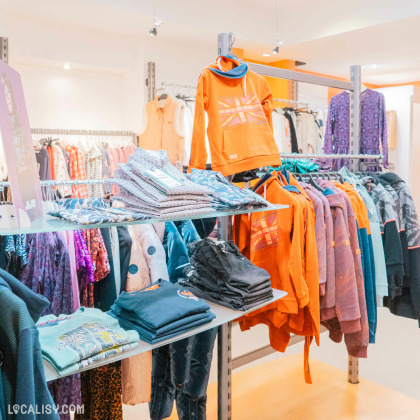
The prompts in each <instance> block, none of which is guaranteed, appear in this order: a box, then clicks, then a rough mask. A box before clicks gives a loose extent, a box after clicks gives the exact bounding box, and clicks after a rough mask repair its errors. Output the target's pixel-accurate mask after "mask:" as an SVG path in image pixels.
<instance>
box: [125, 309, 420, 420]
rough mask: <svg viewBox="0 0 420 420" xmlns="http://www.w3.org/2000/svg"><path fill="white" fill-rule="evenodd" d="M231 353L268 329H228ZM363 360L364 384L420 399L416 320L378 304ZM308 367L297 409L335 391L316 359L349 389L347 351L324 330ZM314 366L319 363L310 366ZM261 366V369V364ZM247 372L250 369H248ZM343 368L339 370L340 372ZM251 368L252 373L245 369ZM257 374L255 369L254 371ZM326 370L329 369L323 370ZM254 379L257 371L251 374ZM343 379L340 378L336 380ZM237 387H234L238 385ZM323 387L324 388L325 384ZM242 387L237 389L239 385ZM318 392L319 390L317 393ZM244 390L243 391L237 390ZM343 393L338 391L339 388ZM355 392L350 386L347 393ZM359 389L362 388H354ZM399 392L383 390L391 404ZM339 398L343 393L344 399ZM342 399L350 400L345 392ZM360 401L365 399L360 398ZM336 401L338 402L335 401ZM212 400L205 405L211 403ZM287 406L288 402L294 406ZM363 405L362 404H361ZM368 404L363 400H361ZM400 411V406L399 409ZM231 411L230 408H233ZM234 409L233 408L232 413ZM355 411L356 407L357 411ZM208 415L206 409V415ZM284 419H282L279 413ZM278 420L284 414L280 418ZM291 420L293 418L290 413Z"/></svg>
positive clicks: (139, 411)
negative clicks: (373, 341)
mask: <svg viewBox="0 0 420 420" xmlns="http://www.w3.org/2000/svg"><path fill="white" fill-rule="evenodd" d="M232 342H233V345H232V352H233V356H234V357H235V356H238V355H240V354H243V353H246V352H248V351H250V350H252V349H254V348H258V347H260V346H262V345H265V344H266V343H267V330H266V328H265V327H263V326H261V327H257V328H254V329H252V330H250V331H247V332H241V331H240V330H239V328H238V327H237V326H234V329H233V339H232ZM302 352H303V347H302V344H300V343H299V344H296V345H295V346H293V347H290V348H289V349H288V350H287V352H286V354H285V355H284V354H281V353H275V354H273V355H271V356H268V357H266V358H264V359H260V360H259V361H257V362H254V363H253V364H250V365H247V366H246V367H243V368H241V369H238V370H237V371H235V374H236V373H238V372H240V373H241V374H242V371H243V370H247V369H248V370H249V369H250V368H253V367H254V366H257V367H258V366H259V365H261V364H262V363H266V362H270V361H273V360H277V359H284V358H285V357H289V356H290V355H294V354H300V355H301V354H302ZM368 355H369V357H368V359H367V360H361V361H360V376H361V378H364V379H367V380H368V381H367V383H370V382H369V381H372V382H374V383H376V384H379V385H381V387H379V388H381V389H382V387H386V388H389V389H392V390H395V391H398V392H399V393H402V394H404V395H406V396H410V397H412V398H415V399H417V400H419V401H420V330H419V327H418V324H417V322H416V321H413V320H409V319H404V318H399V317H396V316H394V315H392V314H390V313H389V311H388V310H387V309H385V308H378V332H377V340H376V344H374V345H371V346H369V351H368ZM310 358H311V369H312V379H313V382H314V383H313V385H312V386H306V385H305V384H304V383H303V379H302V381H301V382H302V385H303V386H304V387H303V388H302V389H300V388H299V389H296V390H295V391H294V392H293V393H292V394H293V400H292V401H293V404H294V405H296V409H298V408H299V406H300V405H301V404H305V402H306V400H307V399H308V398H309V395H312V393H319V394H320V395H322V394H328V393H331V394H332V395H334V393H335V392H336V390H335V388H336V384H335V383H334V384H333V382H331V387H330V389H328V386H327V385H328V384H324V383H323V377H324V376H325V375H324V373H323V370H322V369H320V368H319V366H321V364H320V365H318V364H317V363H316V361H320V362H323V363H324V364H326V365H329V366H330V367H335V368H337V369H340V370H341V371H338V370H336V372H338V373H337V377H338V379H339V384H340V383H342V385H343V386H345V387H346V389H350V390H351V388H348V387H347V382H346V372H345V371H346V369H347V352H346V349H345V346H344V345H342V344H335V343H333V342H332V341H331V340H329V338H328V335H327V333H324V334H323V335H322V336H321V346H320V347H319V348H317V347H316V346H315V345H313V346H312V347H311V353H310ZM299 361H302V357H301V356H299V357H298V362H297V363H298V364H299ZM315 365H317V366H318V367H316V368H315ZM261 369H262V367H261ZM249 371H250V370H249ZM343 371H344V373H343ZM250 372H252V371H250ZM274 372H275V375H276V380H278V382H279V383H282V381H285V382H287V380H286V377H285V376H284V371H283V369H279V370H276V371H274ZM256 373H258V368H257V369H256ZM327 373H328V372H327ZM256 378H258V375H256ZM296 378H297V379H298V380H299V382H300V379H301V378H302V372H301V370H300V369H298V370H297V371H296ZM216 379H217V366H216V363H213V366H212V371H211V376H210V383H215V381H216ZM235 379H236V377H234V382H233V395H234V398H235V399H237V398H240V397H238V395H240V394H237V391H236V390H235V383H237V381H235ZM341 381H342V382H341ZM254 382H255V381H253V380H251V379H247V380H246V381H245V380H243V383H242V385H243V386H245V388H246V387H247V386H248V387H250V389H252V386H253V383H254ZM238 386H239V385H236V387H238ZM324 386H326V387H324ZM214 387H215V385H214V386H213V388H212V386H210V389H209V398H210V395H211V392H214V391H211V390H212V389H215V388H214ZM308 387H310V388H311V389H310V393H308V392H307V391H306V389H307V388H308ZM358 388H360V385H357V386H356V389H358ZM241 389H242V388H241ZM317 390H318V391H317ZM241 392H243V391H241ZM340 392H342V391H340ZM352 392H354V390H353V391H352ZM358 392H359V393H360V392H361V391H358ZM381 392H382V391H381ZM399 393H395V394H392V393H391V394H388V393H387V394H386V400H387V402H388V401H390V402H394V403H395V404H396V405H400V404H401V396H400V394H399ZM369 395H371V396H372V404H373V403H374V402H375V400H377V399H380V400H381V399H382V398H384V397H383V395H385V394H381V393H380V394H378V395H377V396H374V395H375V394H374V393H373V392H372V393H371V394H369ZM343 398H344V397H343ZM346 398H350V400H351V398H353V397H352V396H351V395H350V394H349V395H348V396H347V397H346ZM283 401H284V398H283V397H282V396H279V397H278V399H277V402H275V401H274V400H270V404H274V403H276V404H278V405H281V404H282V403H283ZM351 401H353V403H354V404H355V409H358V404H359V402H360V404H362V402H361V400H357V399H356V400H355V399H353V400H351ZM363 401H364V400H363ZM338 403H339V401H338V400H337V404H338ZM210 404H211V403H209V406H210ZM241 404H242V402H239V401H236V402H235V401H234V407H238V406H240V405H241ZM258 404H260V405H263V404H264V403H263V401H262V400H261V402H259V403H256V405H258ZM293 404H292V405H293ZM334 404H335V400H333V401H332V405H334ZM363 404H365V403H363ZM366 404H367V403H366ZM402 409H405V408H404V407H402ZM234 410H235V408H234ZM234 412H235V411H234ZM355 413H357V410H356V412H355ZM209 414H210V413H209ZM269 418H270V417H265V418H262V417H261V420H263V419H269ZM271 418H272V419H276V418H278V417H271ZM284 418H285V419H288V418H287V417H284ZM382 418H384V419H387V418H389V417H377V416H376V413H371V414H370V417H366V415H365V417H358V416H357V415H354V416H353V417H341V416H338V417H328V416H327V417H301V418H298V419H299V420H300V419H304V420H318V419H322V420H329V419H334V420H338V419H340V420H341V419H354V420H359V419H360V420H364V419H369V420H370V419H382ZM405 418H407V419H411V418H413V419H419V420H420V411H419V413H418V415H417V417H393V419H395V420H399V419H404V420H405ZM235 419H236V420H246V418H241V417H238V413H237V414H236V415H235V417H234V420H235ZM282 419H283V418H282ZM292 419H294V418H293V417H292ZM124 420H149V415H148V410H147V406H146V405H144V406H136V407H124ZM209 420H213V418H212V417H209ZM252 420H260V417H258V416H257V417H255V418H253V419H252Z"/></svg>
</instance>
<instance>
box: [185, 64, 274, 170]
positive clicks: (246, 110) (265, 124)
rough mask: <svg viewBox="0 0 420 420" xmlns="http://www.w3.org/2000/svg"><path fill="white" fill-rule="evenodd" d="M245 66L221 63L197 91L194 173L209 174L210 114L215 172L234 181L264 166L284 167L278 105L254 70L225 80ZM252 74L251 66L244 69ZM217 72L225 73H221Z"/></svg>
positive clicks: (210, 70)
mask: <svg viewBox="0 0 420 420" xmlns="http://www.w3.org/2000/svg"><path fill="white" fill-rule="evenodd" d="M239 66H240V63H239V62H238V61H236V60H233V59H231V58H228V57H220V58H219V60H218V61H217V62H216V64H213V65H211V66H209V67H207V68H205V69H204V70H203V72H202V73H201V76H200V79H199V81H198V86H197V98H196V105H195V116H194V130H193V140H192V146H191V158H190V166H189V167H190V168H197V169H205V168H206V162H207V151H206V145H205V111H206V112H207V114H208V117H209V123H208V128H207V134H208V139H209V145H210V152H211V160H212V167H213V170H215V171H219V172H221V173H222V174H223V175H225V176H228V175H232V174H236V173H239V172H243V171H247V170H251V169H256V168H259V167H262V166H270V165H272V166H278V165H280V164H281V162H280V154H279V151H278V149H277V146H276V143H275V141H274V136H273V131H272V120H271V112H272V108H273V99H272V95H271V92H270V88H269V86H268V84H267V82H266V81H265V80H264V78H263V77H261V76H259V75H258V74H256V73H254V72H253V71H251V70H248V71H243V72H242V73H241V76H238V77H237V78H230V77H225V76H223V74H225V75H226V74H228V73H229V71H231V72H232V71H235V68H238V67H239ZM242 67H243V68H245V69H246V65H244V64H242ZM215 71H217V72H219V73H216V72H215Z"/></svg>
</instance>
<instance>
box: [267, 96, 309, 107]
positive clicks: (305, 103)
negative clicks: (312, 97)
mask: <svg viewBox="0 0 420 420" xmlns="http://www.w3.org/2000/svg"><path fill="white" fill-rule="evenodd" d="M273 101H276V102H286V103H288V104H294V105H304V106H309V102H302V101H293V100H292V99H281V98H273Z"/></svg>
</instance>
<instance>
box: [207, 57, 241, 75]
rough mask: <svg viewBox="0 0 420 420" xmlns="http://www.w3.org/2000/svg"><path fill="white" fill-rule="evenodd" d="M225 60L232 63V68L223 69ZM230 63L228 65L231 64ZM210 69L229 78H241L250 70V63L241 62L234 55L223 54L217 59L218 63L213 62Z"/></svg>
mask: <svg viewBox="0 0 420 420" xmlns="http://www.w3.org/2000/svg"><path fill="white" fill-rule="evenodd" d="M223 62H225V63H226V62H227V63H231V65H232V68H231V69H229V70H224V69H223V67H224V66H223V64H224V63H223ZM231 65H230V64H228V67H230V66H231ZM209 69H210V70H211V71H212V72H213V73H216V74H217V75H219V76H222V77H226V78H228V79H241V78H242V77H245V75H246V74H247V72H248V64H246V63H241V62H240V61H239V60H236V59H235V58H234V57H233V56H232V55H221V56H220V57H219V58H218V59H217V60H216V63H214V64H211V65H210V66H209Z"/></svg>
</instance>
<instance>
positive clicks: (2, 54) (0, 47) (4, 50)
mask: <svg viewBox="0 0 420 420" xmlns="http://www.w3.org/2000/svg"><path fill="white" fill-rule="evenodd" d="M0 60H2V61H4V62H5V63H8V62H9V39H8V38H7V37H5V36H2V37H0Z"/></svg>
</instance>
